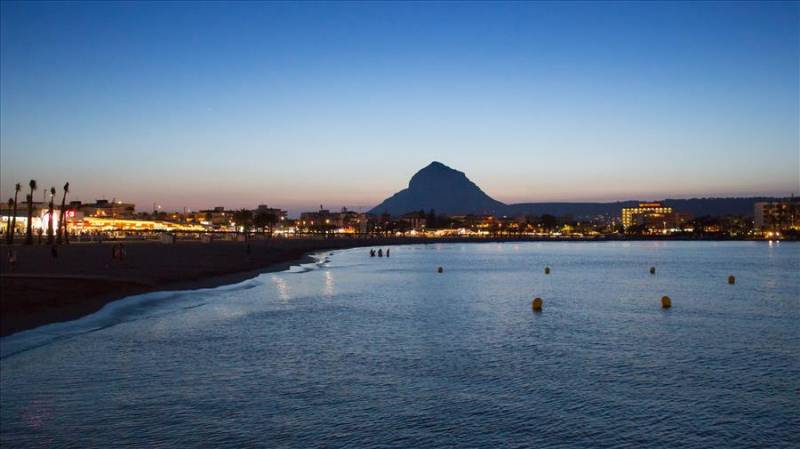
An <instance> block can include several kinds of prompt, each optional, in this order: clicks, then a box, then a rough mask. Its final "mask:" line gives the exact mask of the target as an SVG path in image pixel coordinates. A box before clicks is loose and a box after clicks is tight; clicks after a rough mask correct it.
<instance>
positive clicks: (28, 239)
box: [25, 179, 36, 245]
mask: <svg viewBox="0 0 800 449" xmlns="http://www.w3.org/2000/svg"><path fill="white" fill-rule="evenodd" d="M28 186H29V187H30V188H31V193H30V194H29V195H28V222H27V223H26V230H25V244H26V245H33V228H31V222H32V221H33V192H34V191H35V190H36V180H35V179H31V180H30V182H29V183H28Z"/></svg>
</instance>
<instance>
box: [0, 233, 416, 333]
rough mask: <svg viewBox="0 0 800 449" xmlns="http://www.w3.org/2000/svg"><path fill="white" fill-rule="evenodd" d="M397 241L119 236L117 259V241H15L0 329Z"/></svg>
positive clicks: (3, 266)
mask: <svg viewBox="0 0 800 449" xmlns="http://www.w3.org/2000/svg"><path fill="white" fill-rule="evenodd" d="M398 243H404V241H403V239H360V240H353V239H328V240H325V239H302V240H300V239H297V240H252V241H249V242H247V243H245V242H230V241H219V242H213V243H200V242H188V241H187V242H181V241H179V242H177V243H175V244H171V245H164V244H161V243H158V242H126V243H124V247H125V257H124V259H123V260H121V261H120V260H114V259H113V258H112V251H113V247H114V246H115V244H116V243H115V242H110V241H108V242H105V243H79V244H70V245H62V246H60V247H58V257H55V258H54V257H53V256H52V254H51V251H50V247H48V246H45V245H41V246H21V245H15V246H13V247H12V248H13V249H14V250H15V251H16V252H17V265H16V269H15V270H13V272H12V271H11V269H10V266H9V261H8V251H9V247H7V246H4V247H3V248H2V261H0V273H1V274H2V275H1V276H0V291H1V293H2V295H0V335H2V336H6V335H10V334H12V333H15V332H19V331H22V330H26V329H31V328H34V327H37V326H41V325H43V324H48V323H53V322H59V321H67V320H72V319H76V318H79V317H81V316H84V315H87V314H90V313H93V312H95V311H97V310H99V309H100V308H101V307H103V305H105V304H106V303H108V302H110V301H113V300H115V299H120V298H123V297H126V296H130V295H134V294H140V293H145V292H150V291H157V290H184V289H194V288H206V287H214V286H218V285H224V284H229V283H234V282H238V281H241V280H244V279H248V278H250V277H254V276H256V275H257V274H259V273H263V272H268V271H280V270H285V269H287V268H288V267H289V266H290V265H292V264H297V263H301V262H303V260H302V259H303V258H304V257H308V256H307V254H308V253H312V252H315V251H322V250H328V249H342V248H352V247H355V246H368V245H373V244H381V245H389V244H398ZM248 247H249V249H248Z"/></svg>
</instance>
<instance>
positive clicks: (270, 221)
mask: <svg viewBox="0 0 800 449" xmlns="http://www.w3.org/2000/svg"><path fill="white" fill-rule="evenodd" d="M277 222H278V217H277V216H276V215H275V214H273V213H270V212H267V211H261V212H258V213H257V214H256V216H255V217H253V226H255V227H256V229H259V230H260V231H261V232H262V233H263V232H264V229H265V228H266V229H269V234H270V235H272V228H273V227H274V226H275V224H276V223H277Z"/></svg>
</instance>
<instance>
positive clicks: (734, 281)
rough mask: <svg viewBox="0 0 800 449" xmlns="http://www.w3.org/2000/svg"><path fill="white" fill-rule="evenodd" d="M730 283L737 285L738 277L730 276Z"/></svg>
mask: <svg viewBox="0 0 800 449" xmlns="http://www.w3.org/2000/svg"><path fill="white" fill-rule="evenodd" d="M728 283H729V284H731V285H733V284H735V283H736V276H734V275H730V276H728Z"/></svg>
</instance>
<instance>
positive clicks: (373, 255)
mask: <svg viewBox="0 0 800 449" xmlns="http://www.w3.org/2000/svg"><path fill="white" fill-rule="evenodd" d="M369 257H375V250H374V249H371V250H369Z"/></svg>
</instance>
